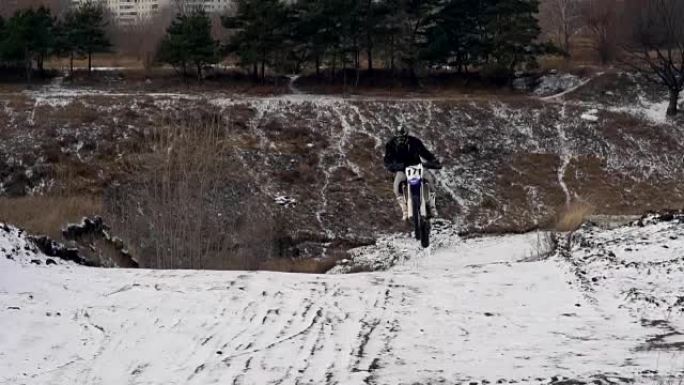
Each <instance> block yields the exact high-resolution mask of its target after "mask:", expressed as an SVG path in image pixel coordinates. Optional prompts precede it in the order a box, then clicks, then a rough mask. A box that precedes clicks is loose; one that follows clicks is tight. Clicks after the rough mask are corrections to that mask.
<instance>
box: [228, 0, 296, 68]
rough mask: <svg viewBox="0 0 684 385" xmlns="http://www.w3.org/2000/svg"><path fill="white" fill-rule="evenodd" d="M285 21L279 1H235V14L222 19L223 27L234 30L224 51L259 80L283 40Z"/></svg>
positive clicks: (286, 18) (283, 8)
mask: <svg viewBox="0 0 684 385" xmlns="http://www.w3.org/2000/svg"><path fill="white" fill-rule="evenodd" d="M287 20H288V7H287V6H286V5H285V4H284V3H283V2H282V1H280V0H238V1H237V12H236V15H235V16H233V17H224V18H223V19H222V23H223V26H224V27H225V28H227V29H230V30H234V31H235V35H234V36H233V37H232V38H231V39H230V42H229V44H228V50H229V51H230V52H233V53H235V54H237V55H238V56H239V57H240V62H241V63H242V65H243V66H251V67H252V73H253V75H254V77H255V78H256V77H257V76H258V77H259V78H260V79H261V81H264V79H265V76H266V74H265V73H266V66H267V65H270V64H273V59H274V58H275V51H276V50H278V49H279V48H282V45H283V42H284V41H285V37H286V24H287Z"/></svg>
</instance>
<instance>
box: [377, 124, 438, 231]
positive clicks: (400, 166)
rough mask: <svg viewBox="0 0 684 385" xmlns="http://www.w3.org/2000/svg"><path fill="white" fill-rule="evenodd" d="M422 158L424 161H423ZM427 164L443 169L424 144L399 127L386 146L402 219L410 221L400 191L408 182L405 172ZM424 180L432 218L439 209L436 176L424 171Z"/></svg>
mask: <svg viewBox="0 0 684 385" xmlns="http://www.w3.org/2000/svg"><path fill="white" fill-rule="evenodd" d="M421 158H422V159H423V160H424V161H422V160H421ZM421 163H422V164H426V165H428V166H429V167H430V168H441V167H442V166H441V164H440V163H439V160H437V158H436V157H435V156H434V155H433V154H432V153H431V152H430V151H428V149H427V148H425V145H424V144H423V142H422V141H421V140H420V139H418V138H416V137H415V136H411V135H409V133H408V130H407V129H406V128H405V127H404V126H402V125H399V126H398V127H397V128H396V129H395V131H394V137H393V138H392V139H390V141H389V142H387V144H386V145H385V168H386V169H387V170H388V171H390V172H393V173H396V174H395V176H394V195H396V197H397V202H399V207H401V213H402V219H403V220H407V219H408V208H407V207H406V199H404V195H403V194H402V192H401V191H400V186H401V184H402V183H404V182H406V174H405V173H404V170H405V169H406V167H408V166H415V165H417V164H421ZM423 179H424V180H425V182H426V186H427V189H428V193H429V195H428V196H429V197H430V199H428V202H427V203H428V205H427V206H428V210H429V212H430V217H433V218H434V217H436V216H437V208H436V207H435V192H434V188H431V186H435V176H434V175H433V174H432V172H430V170H427V169H424V170H423Z"/></svg>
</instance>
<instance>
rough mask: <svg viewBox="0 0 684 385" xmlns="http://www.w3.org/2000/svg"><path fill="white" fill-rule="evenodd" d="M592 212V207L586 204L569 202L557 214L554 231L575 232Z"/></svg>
mask: <svg viewBox="0 0 684 385" xmlns="http://www.w3.org/2000/svg"><path fill="white" fill-rule="evenodd" d="M593 211H594V207H593V206H592V205H591V204H589V203H587V202H580V201H575V202H571V203H570V204H567V205H565V206H564V207H563V208H562V209H561V210H560V211H559V212H558V214H557V216H556V224H555V226H554V229H555V230H556V231H560V232H569V231H575V230H577V229H579V228H580V226H582V224H584V222H586V220H587V218H588V217H589V216H590V215H591V214H593Z"/></svg>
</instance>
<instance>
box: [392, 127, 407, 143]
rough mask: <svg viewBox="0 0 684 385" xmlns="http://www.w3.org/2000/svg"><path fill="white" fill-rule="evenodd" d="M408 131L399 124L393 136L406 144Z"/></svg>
mask: <svg viewBox="0 0 684 385" xmlns="http://www.w3.org/2000/svg"><path fill="white" fill-rule="evenodd" d="M408 134H409V133H408V130H407V129H406V127H404V125H403V124H399V125H398V126H397V127H396V128H395V129H394V136H395V137H396V138H397V139H398V140H399V141H400V142H406V141H407V140H408Z"/></svg>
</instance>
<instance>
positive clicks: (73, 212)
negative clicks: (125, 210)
mask: <svg viewBox="0 0 684 385" xmlns="http://www.w3.org/2000/svg"><path fill="white" fill-rule="evenodd" d="M102 211H103V206H102V200H101V199H99V198H97V197H93V196H26V197H21V198H4V199H0V222H7V223H11V224H13V225H15V226H18V227H21V228H23V229H26V230H27V231H28V232H30V233H33V234H43V235H47V236H49V237H50V238H53V239H61V237H62V232H61V229H62V228H63V227H64V226H65V225H67V224H69V223H77V222H80V221H81V219H82V218H83V217H88V216H94V215H100V214H101V213H102Z"/></svg>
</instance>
